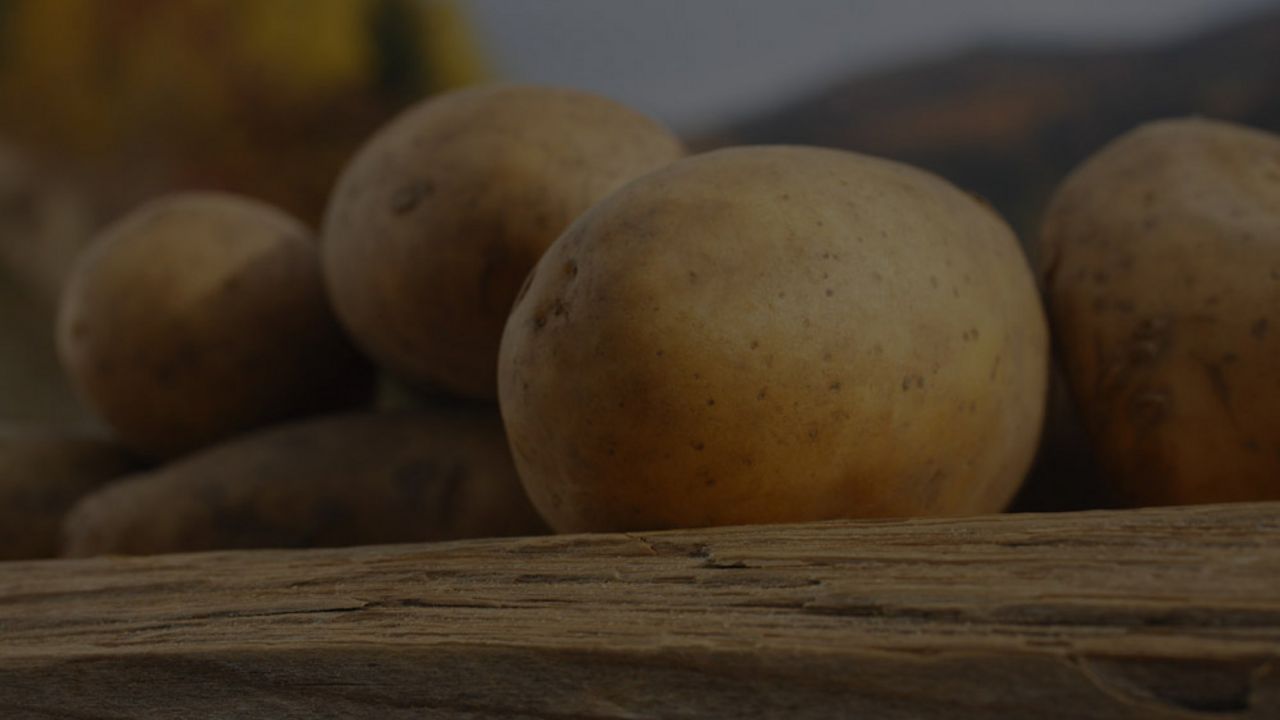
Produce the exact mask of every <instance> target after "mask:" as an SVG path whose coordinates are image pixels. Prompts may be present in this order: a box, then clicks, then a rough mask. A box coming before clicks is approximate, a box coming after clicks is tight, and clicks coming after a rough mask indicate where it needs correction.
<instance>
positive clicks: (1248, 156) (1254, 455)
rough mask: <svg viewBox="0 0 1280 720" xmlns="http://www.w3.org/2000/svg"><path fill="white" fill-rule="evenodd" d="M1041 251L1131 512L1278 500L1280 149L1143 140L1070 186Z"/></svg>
mask: <svg viewBox="0 0 1280 720" xmlns="http://www.w3.org/2000/svg"><path fill="white" fill-rule="evenodd" d="M1041 243H1042V253H1041V254H1042V257H1043V263H1044V264H1043V267H1042V272H1043V275H1044V284H1045V287H1046V292H1047V296H1048V304H1049V308H1050V317H1051V320H1052V324H1053V329H1054V333H1055V337H1056V339H1057V342H1058V352H1059V356H1060V358H1061V360H1062V363H1063V366H1064V368H1065V370H1066V373H1067V377H1068V380H1069V383H1070V386H1071V389H1072V393H1073V395H1074V398H1075V401H1076V404H1077V406H1078V407H1079V409H1080V412H1081V416H1082V417H1083V419H1084V421H1085V425H1086V427H1087V429H1088V431H1089V434H1090V436H1091V438H1092V440H1093V444H1094V447H1095V449H1096V451H1097V454H1098V456H1099V458H1100V460H1101V462H1102V464H1103V465H1104V468H1105V469H1106V470H1107V471H1108V474H1109V476H1110V478H1111V479H1112V481H1113V482H1114V483H1115V486H1116V488H1117V489H1118V490H1119V491H1120V492H1121V493H1122V494H1123V496H1124V498H1125V501H1126V502H1128V503H1130V504H1136V505H1169V504H1188V503H1210V502H1226V501H1237V500H1267V499H1271V500H1274V499H1280V138H1278V137H1276V136H1275V135H1270V134H1267V133H1263V132H1260V131H1257V130H1251V129H1248V128H1244V127H1241V126H1237V125H1232V124H1228V123H1223V122H1216V121H1210V120H1201V119H1182V120H1167V121H1162V122H1156V123H1151V124H1148V125H1145V126H1142V127H1141V128H1139V129H1137V130H1135V131H1133V132H1131V133H1129V134H1127V135H1125V136H1122V137H1121V138H1119V139H1117V140H1115V141H1114V142H1112V143H1111V144H1110V145H1108V146H1107V147H1105V148H1103V149H1102V150H1101V151H1099V152H1098V153H1097V154H1095V155H1094V156H1093V157H1092V158H1090V159H1089V160H1088V161H1087V162H1085V163H1084V164H1083V165H1082V166H1081V167H1080V168H1078V169H1077V170H1076V171H1075V172H1074V173H1072V174H1071V176H1070V177H1068V178H1067V180H1066V181H1065V182H1064V183H1063V184H1062V186H1061V187H1060V188H1059V189H1058V191H1057V192H1056V194H1055V196H1054V198H1053V201H1052V203H1051V205H1050V207H1049V210H1048V213H1047V214H1046V218H1045V222H1044V229H1043V233H1042V237H1041Z"/></svg>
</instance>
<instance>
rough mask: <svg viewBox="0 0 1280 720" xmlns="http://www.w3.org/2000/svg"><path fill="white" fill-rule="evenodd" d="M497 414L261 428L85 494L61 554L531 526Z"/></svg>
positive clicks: (425, 535) (341, 419)
mask: <svg viewBox="0 0 1280 720" xmlns="http://www.w3.org/2000/svg"><path fill="white" fill-rule="evenodd" d="M543 527H544V526H543V525H542V522H541V521H540V520H539V519H538V517H537V515H536V514H535V513H534V511H533V509H532V508H531V507H530V505H529V502H528V500H527V499H526V498H525V495H524V492H523V491H522V490H521V488H520V484H519V480H518V479H517V477H516V474H515V469H514V468H513V467H512V464H511V455H510V451H509V450H508V448H507V446H506V441H505V439H504V437H503V433H502V425H501V422H500V420H499V419H498V415H497V413H496V411H494V410H493V409H492V408H490V407H459V408H450V409H439V410H431V411H404V412H396V413H361V414H349V415H339V416H331V417H325V418H318V419H313V420H310V421H306V422H301V423H297V424H293V425H287V426H280V427H277V428H273V429H268V430H263V431H260V432H259V433H256V434H253V435H249V436H246V437H244V438H242V439H239V440H236V441H232V442H229V443H225V444H223V445H220V446H217V447H213V448H210V449H208V450H206V451H204V452H201V453H198V454H196V455H193V456H191V457H188V458H185V459H182V460H179V461H177V462H175V463H172V464H170V465H168V466H166V467H163V468H160V469H158V470H155V471H153V472H150V473H145V474H142V475H137V476H133V477H130V478H128V479H125V480H122V481H121V482H118V483H115V484H113V485H112V486H111V487H109V488H107V489H105V490H103V491H102V492H100V493H96V494H94V495H90V496H89V497H87V498H85V499H84V500H83V501H82V502H80V503H79V504H78V505H77V506H76V507H75V509H74V510H73V511H72V512H71V513H70V514H69V515H68V516H67V519H66V523H65V525H64V537H65V545H64V548H63V550H64V554H66V555H70V556H86V555H98V554H104V553H111V554H138V555H145V554H154V553H165V552H184V551H195V550H216V549H227V548H265V547H316V546H342V545H362V544H371V543H389V542H416V541H424V540H450V539H457V538H469V537H486V536H500V535H523V534H534V533H537V532H539V531H541V530H542V529H543Z"/></svg>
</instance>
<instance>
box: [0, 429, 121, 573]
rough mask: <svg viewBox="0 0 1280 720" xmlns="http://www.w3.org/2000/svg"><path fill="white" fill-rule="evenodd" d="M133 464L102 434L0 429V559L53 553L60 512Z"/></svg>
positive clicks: (19, 558) (53, 554) (16, 558)
mask: <svg viewBox="0 0 1280 720" xmlns="http://www.w3.org/2000/svg"><path fill="white" fill-rule="evenodd" d="M137 468H138V462H137V460H135V459H134V458H133V457H131V456H130V455H129V453H127V452H125V451H124V450H123V449H122V448H120V447H119V446H117V445H115V444H113V443H111V442H108V441H106V440H100V439H97V438H91V437H87V436H71V435H63V434H58V433H54V432H50V431H38V430H32V429H19V428H7V429H4V430H0V560H21V559H29V558H49V557H54V556H56V555H57V554H58V542H59V535H58V531H59V528H61V527H62V516H63V515H65V514H66V512H67V511H68V510H69V509H70V508H71V506H72V505H73V504H74V503H75V502H76V500H78V499H80V497H81V496H83V495H85V494H86V493H89V492H91V491H93V490H96V489H98V488H99V487H101V486H102V485H103V484H104V483H106V482H107V481H108V480H111V479H112V478H115V477H119V476H120V475H123V474H125V473H128V472H132V471H134V470H136V469H137Z"/></svg>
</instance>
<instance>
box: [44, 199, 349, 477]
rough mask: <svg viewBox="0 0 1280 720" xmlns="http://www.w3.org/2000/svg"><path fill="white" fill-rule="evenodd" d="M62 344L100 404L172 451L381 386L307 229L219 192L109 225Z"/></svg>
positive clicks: (104, 412) (123, 425) (78, 277)
mask: <svg viewBox="0 0 1280 720" xmlns="http://www.w3.org/2000/svg"><path fill="white" fill-rule="evenodd" d="M58 350H59V355H60V356H61V359H62V362H63V365H64V367H65V368H66V370H67V373H68V374H69V375H70V377H71V379H72V380H73V382H74V384H75V386H76V388H77V389H78V390H79V391H80V394H81V396H82V397H83V398H84V399H85V400H86V401H87V404H88V405H89V406H90V407H92V408H93V409H94V410H96V411H97V412H98V413H99V414H100V415H101V416H102V417H103V419H105V420H106V422H107V423H108V424H109V425H110V426H111V427H112V428H113V429H114V430H115V431H116V433H117V435H118V436H119V437H120V438H121V440H123V441H124V442H125V443H126V444H128V445H129V446H131V447H133V448H135V449H137V450H138V451H139V452H143V453H146V454H148V455H152V456H159V457H164V456H172V455H176V454H179V453H182V452H186V451H190V450H192V449H195V448H198V447H200V446H203V445H207V444H209V443H211V442H213V441H215V440H218V439H221V438H224V437H227V436H229V435H233V434H235V433H238V432H241V431H245V430H248V429H250V428H254V427H257V426H260V425H264V424H267V423H270V422H273V421H277V420H282V419H285V418H289V417H294V416H298V415H304V414H308V413H314V412H317V411H321V410H325V409H331V408H338V407H345V406H350V405H352V404H354V403H356V402H360V401H362V400H364V399H366V398H367V397H368V395H369V393H370V391H371V387H372V371H371V369H370V368H369V366H368V364H367V362H366V361H365V360H364V359H363V358H362V357H360V356H359V354H358V353H357V352H356V351H355V349H354V347H353V346H352V345H351V344H350V342H349V341H348V340H347V338H346V336H345V335H344V334H343V332H342V329H341V328H340V327H339V326H338V323H337V321H336V320H335V319H334V317H333V313H332V310H331V309H330V306H329V302H328V300H327V298H326V297H325V293H324V284H323V282H322V281H321V277H320V264H319V255H318V252H317V249H316V247H315V244H314V242H313V240H312V238H311V237H310V235H309V234H308V232H307V230H306V228H304V227H303V226H302V225H301V224H300V223H299V222H297V221H296V220H294V219H293V218H291V217H289V216H288V215H286V214H284V213H283V212H280V211H278V210H275V209H274V208H271V207H269V206H267V205H263V204H261V203H258V202H255V201H252V200H249V199H246V198H240V197H236V196H232V195H223V194H217V193H191V194H183V195H175V196H170V197H166V198H163V199H160V200H156V201H154V202H152V203H149V204H147V205H145V206H143V207H141V208H139V209H138V210H136V211H134V212H133V213H131V214H129V215H128V216H126V217H125V218H123V219H121V220H120V221H118V222H116V223H115V224H113V225H112V226H110V227H108V228H107V229H106V230H104V231H103V233H102V235H101V236H100V237H99V238H98V239H97V241H96V242H95V243H94V245H93V246H92V247H91V248H90V249H89V250H88V251H87V252H86V253H85V255H84V256H83V258H82V259H81V261H80V262H79V263H78V264H77V266H76V268H75V269H74V271H73V272H72V276H71V279H70V281H69V283H68V285H67V287H66V289H65V291H64V293H63V298H62V305H61V308H60V313H59V317H58Z"/></svg>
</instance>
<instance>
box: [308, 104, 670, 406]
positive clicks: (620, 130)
mask: <svg viewBox="0 0 1280 720" xmlns="http://www.w3.org/2000/svg"><path fill="white" fill-rule="evenodd" d="M682 153H683V149H682V147H681V145H680V143H679V141H678V140H677V139H676V138H675V137H674V136H673V135H672V134H671V133H670V132H668V131H667V130H666V129H664V128H662V127H661V126H659V125H658V124H657V123H655V122H653V121H652V120H650V119H648V118H646V117H644V116H643V115H640V114H638V113H636V112H633V111H631V110H629V109H627V108H625V107H622V106H620V105H617V104H616V103H613V102H611V101H609V100H605V99H603V98H599V97H596V96H593V95H589V94H586V93H581V92H577V91H571V90H561V89H555V88H544V87H527V86H509V85H502V86H493V87H482V88H477V89H471V90H464V91H460V92H455V93H450V94H446V95H443V96H438V97H435V98H432V99H429V100H427V101H425V102H423V103H421V104H419V105H417V106H415V107H413V108H411V109H409V110H408V111H406V112H405V113H404V114H402V115H401V116H400V117H398V118H397V119H395V120H394V121H393V122H392V123H391V124H390V125H388V126H387V127H386V128H384V129H383V130H381V131H380V132H379V133H377V134H376V135H375V136H374V137H373V138H372V139H371V140H370V141H369V142H368V143H367V144H366V146H365V147H364V148H363V149H362V150H361V151H360V152H359V153H358V154H357V156H356V157H355V158H354V159H353V161H352V163H351V165H350V166H349V167H348V168H347V169H346V170H345V171H344V172H343V174H342V176H341V178H340V179H339V181H338V184H337V186H336V188H335V190H334V193H333V198H332V200H331V202H330V205H329V209H328V211H327V213H326V218H325V226H324V238H323V251H324V267H325V277H326V279H327V282H328V284H329V287H330V290H331V293H332V295H333V298H334V302H335V305H336V307H337V311H338V314H339V316H340V318H341V319H342V321H343V323H344V324H345V325H346V326H347V328H348V329H349V331H350V332H351V334H352V335H353V337H355V338H356V340H357V342H358V343H359V344H360V345H361V347H362V348H363V349H364V350H365V351H366V352H367V353H368V354H369V355H370V356H371V357H373V358H375V359H376V360H377V361H378V362H379V364H381V365H382V366H383V367H385V368H387V369H389V370H390V371H392V372H393V373H394V374H396V375H397V376H399V377H400V378H401V379H403V380H404V381H405V382H407V383H409V384H411V385H414V386H416V387H418V388H419V389H424V390H428V391H444V392H447V393H449V394H453V395H457V396H462V397H471V398H483V399H492V398H494V397H495V396H496V380H495V373H496V370H495V368H496V363H497V356H498V342H499V340H500V338H501V335H502V328H503V324H504V323H505V322H506V319H507V314H508V312H509V311H510V309H511V302H512V300H513V299H514V298H515V295H516V291H517V290H518V289H519V287H520V283H521V282H522V281H523V280H524V278H525V276H526V275H527V274H528V272H529V269H530V268H532V267H533V264H534V263H535V262H537V260H538V258H539V257H540V256H541V255H542V253H543V251H544V250H546V248H547V246H549V245H550V244H551V243H552V241H554V240H555V239H556V237H558V236H559V235H560V233H561V232H562V231H563V230H564V229H565V228H566V227H567V226H568V225H569V223H570V222H572V221H573V220H574V219H575V218H576V217H577V216H578V215H580V214H581V213H582V212H584V211H586V209H587V208H589V207H590V206H591V205H592V204H593V203H595V202H596V201H597V200H599V199H600V198H602V197H604V196H605V195H607V194H608V193H609V192H611V191H613V190H615V189H616V188H618V187H620V186H621V185H623V184H624V183H626V182H628V181H629V180H631V179H633V178H635V177H637V176H639V175H642V174H644V173H646V172H648V171H650V170H653V169H655V168H658V167H660V166H662V165H665V164H667V163H668V162H671V161H672V160H675V159H676V158H678V157H679V156H680V155H681V154H682Z"/></svg>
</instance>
